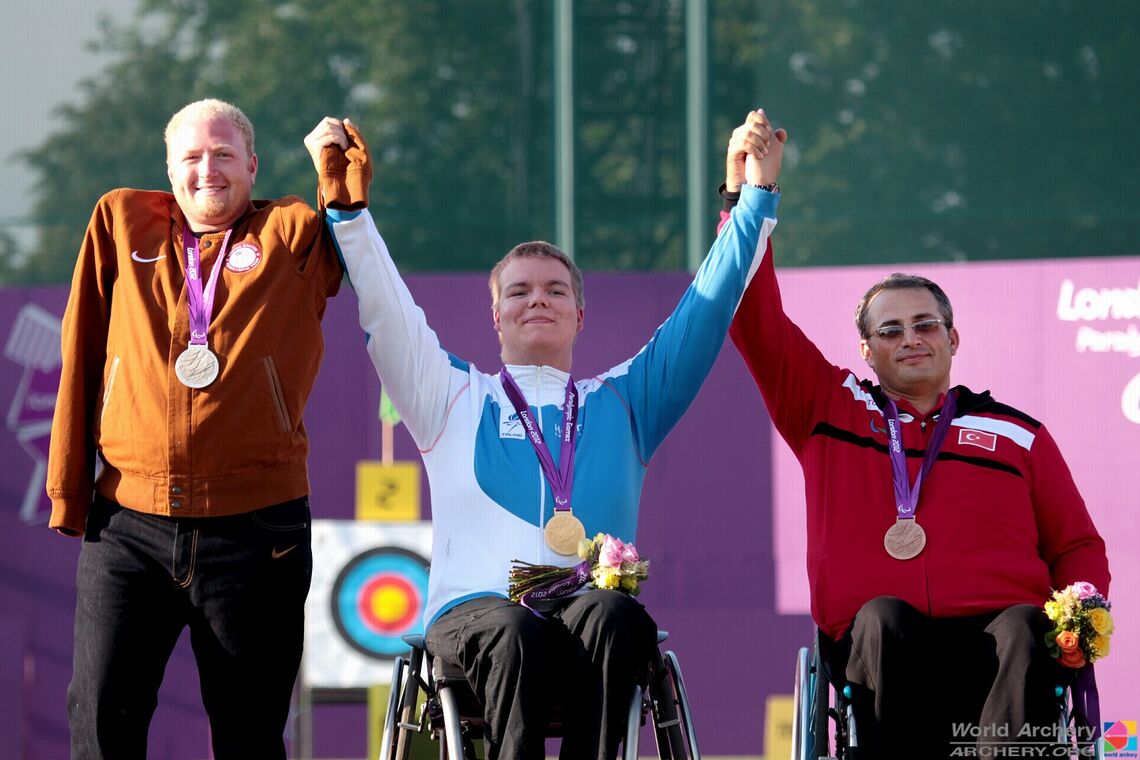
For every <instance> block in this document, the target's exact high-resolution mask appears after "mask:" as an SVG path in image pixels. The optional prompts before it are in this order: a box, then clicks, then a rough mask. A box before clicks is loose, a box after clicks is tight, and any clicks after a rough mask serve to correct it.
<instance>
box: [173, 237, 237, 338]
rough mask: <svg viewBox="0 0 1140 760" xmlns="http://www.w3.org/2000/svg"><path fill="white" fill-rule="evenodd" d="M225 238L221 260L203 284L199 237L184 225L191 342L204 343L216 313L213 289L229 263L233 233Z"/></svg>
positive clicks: (183, 244) (215, 288)
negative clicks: (203, 285) (203, 284)
mask: <svg viewBox="0 0 1140 760" xmlns="http://www.w3.org/2000/svg"><path fill="white" fill-rule="evenodd" d="M232 232H233V230H232V229H229V230H226V236H225V238H223V239H222V250H221V252H220V253H219V254H218V260H217V262H216V263H215V264H214V268H213V269H212V270H211V271H210V278H209V280H207V281H206V286H205V288H204V289H203V287H202V257H201V255H200V254H199V253H198V239H197V238H195V237H194V233H192V232H191V231H190V228H189V227H185V226H184V227H183V228H182V247H183V248H184V249H186V300H187V301H188V302H189V304H190V345H192V346H205V345H206V332H207V330H208V329H209V327H210V319H211V318H212V317H213V314H214V292H215V291H216V290H217V288H218V275H220V274H221V272H222V267H223V266H224V265H225V263H226V255H227V254H228V253H229V244H230V233H232Z"/></svg>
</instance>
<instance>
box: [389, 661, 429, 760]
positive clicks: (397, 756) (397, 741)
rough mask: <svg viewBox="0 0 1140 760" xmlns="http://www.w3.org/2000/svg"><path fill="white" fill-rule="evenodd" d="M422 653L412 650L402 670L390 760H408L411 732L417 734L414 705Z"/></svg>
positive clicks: (417, 727)
mask: <svg viewBox="0 0 1140 760" xmlns="http://www.w3.org/2000/svg"><path fill="white" fill-rule="evenodd" d="M423 661H424V652H423V650H422V649H412V654H411V661H410V662H409V663H408V665H407V667H406V668H405V669H404V683H403V685H402V689H401V692H402V696H401V698H400V709H399V712H398V713H397V715H396V719H397V721H398V723H397V724H396V731H395V736H394V737H393V741H394V745H393V746H394V750H395V751H394V753H393V754H392V755H391V756H390V757H391V760H408V755H409V754H410V753H411V750H412V747H411V742H412V735H413V732H417V733H418V732H419V724H418V723H417V722H416V705H417V702H418V701H419V696H420V670H421V668H422V667H423Z"/></svg>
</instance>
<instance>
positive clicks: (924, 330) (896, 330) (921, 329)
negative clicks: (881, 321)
mask: <svg viewBox="0 0 1140 760" xmlns="http://www.w3.org/2000/svg"><path fill="white" fill-rule="evenodd" d="M941 326H942V320H941V319H923V320H919V321H918V322H915V323H914V324H913V325H883V326H882V327H880V328H877V329H875V330H872V332H874V333H875V334H876V335H878V336H879V337H880V338H882V339H883V340H898V339H899V338H901V337H902V336H903V335H905V334H906V330H907V328H908V327H909V328H910V329H912V330H914V334H915V335H922V336H927V335H934V334H935V333H936V332H938V328H939V327H941Z"/></svg>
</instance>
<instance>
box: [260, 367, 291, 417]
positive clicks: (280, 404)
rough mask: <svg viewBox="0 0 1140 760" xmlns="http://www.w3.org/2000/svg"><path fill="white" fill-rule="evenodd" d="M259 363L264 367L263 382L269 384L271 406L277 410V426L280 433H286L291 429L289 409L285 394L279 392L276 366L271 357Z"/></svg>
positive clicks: (279, 386)
mask: <svg viewBox="0 0 1140 760" xmlns="http://www.w3.org/2000/svg"><path fill="white" fill-rule="evenodd" d="M261 363H262V366H264V367H265V380H266V382H267V383H268V384H269V396H270V398H272V399H273V406H274V408H275V409H276V410H277V424H278V425H279V426H280V427H281V432H282V433H288V432H289V431H290V430H292V429H293V424H292V421H291V420H290V419H289V407H288V406H286V404H285V394H284V393H282V392H281V378H280V377H278V376H277V364H276V363H275V362H274V361H273V357H272V356H267V357H265V358H264V359H262V360H261Z"/></svg>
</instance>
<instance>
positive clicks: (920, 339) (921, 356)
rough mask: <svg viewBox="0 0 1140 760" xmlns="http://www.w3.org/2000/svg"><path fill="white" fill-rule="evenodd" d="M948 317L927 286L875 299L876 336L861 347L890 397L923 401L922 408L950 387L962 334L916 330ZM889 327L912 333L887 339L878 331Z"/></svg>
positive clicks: (870, 321)
mask: <svg viewBox="0 0 1140 760" xmlns="http://www.w3.org/2000/svg"><path fill="white" fill-rule="evenodd" d="M943 318H944V315H943V314H942V313H941V312H940V311H939V308H938V300H937V299H936V298H935V297H934V294H933V293H931V292H930V291H929V290H927V289H926V288H896V289H888V290H882V291H879V293H878V294H876V295H875V296H874V298H872V299H871V301H870V303H869V304H868V305H867V320H866V324H867V327H868V328H869V331H870V335H869V337H867V338H865V339H864V340H862V341H860V344H859V347H860V351H861V353H862V354H863V358H864V359H865V360H866V362H867V364H868V365H869V366H870V367H871V369H872V370H874V372H875V376H876V377H877V378H878V380H879V384H880V385H881V386H882V387H883V390H884V391H886V393H887V395H888V396H891V397H892V398H895V399H899V398H903V399H907V400H909V401H912V402H920V403H916V406H919V407H920V409H921V407H922V406H925V405H926V402H929V403H933V402H934V401H935V400H936V399H937V398H938V395H939V394H941V393H945V392H946V391H947V390H948V389H949V387H950V365H951V363H952V361H953V356H954V354H955V352H957V350H958V330H957V329H956V328H953V327H951V328H949V329H947V328H946V327H945V325H944V324H943V325H939V326H938V328H937V329H936V330H933V331H932V332H930V333H928V334H923V335H919V334H918V333H917V332H915V330H913V329H911V327H910V325H913V324H914V323H915V322H919V321H922V320H928V319H943ZM887 325H903V326H906V330H905V331H904V332H903V335H902V336H900V337H895V338H882V337H880V336H879V335H878V333H877V332H876V331H877V330H878V328H880V327H885V326H887Z"/></svg>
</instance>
